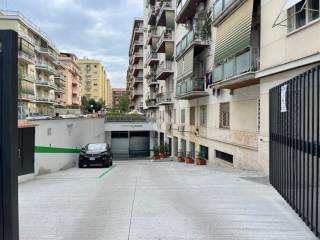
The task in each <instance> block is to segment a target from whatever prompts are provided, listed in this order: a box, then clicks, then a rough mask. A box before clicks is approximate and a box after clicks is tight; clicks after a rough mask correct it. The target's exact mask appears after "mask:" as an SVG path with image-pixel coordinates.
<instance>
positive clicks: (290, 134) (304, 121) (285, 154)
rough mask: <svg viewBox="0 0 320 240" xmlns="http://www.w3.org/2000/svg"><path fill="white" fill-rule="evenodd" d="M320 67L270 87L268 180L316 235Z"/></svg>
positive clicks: (318, 229) (317, 231)
mask: <svg viewBox="0 0 320 240" xmlns="http://www.w3.org/2000/svg"><path fill="white" fill-rule="evenodd" d="M319 75H320V66H318V67H316V68H313V69H311V70H309V71H307V72H305V73H303V74H301V75H299V76H296V77H295V78H293V79H291V80H290V81H288V82H285V83H283V84H281V85H279V86H277V87H275V88H273V89H271V90H270V182H271V184H272V185H273V186H274V187H275V188H276V189H277V191H278V192H279V193H280V194H281V195H282V196H283V198H284V199H285V200H286V201H287V202H288V203H289V204H290V205H291V206H292V208H293V209H294V210H295V211H296V212H297V214H299V216H300V217H301V218H302V219H303V221H304V222H305V223H306V224H307V225H308V226H309V227H310V229H311V230H312V231H313V232H314V233H315V234H316V235H317V236H319V231H320V226H319V225H320V222H319V216H320V214H319V211H320V209H319V155H320V154H319V152H320V146H319V125H320V123H319V122H320V119H319V112H320V105H319V99H320V94H319V89H320V82H319Z"/></svg>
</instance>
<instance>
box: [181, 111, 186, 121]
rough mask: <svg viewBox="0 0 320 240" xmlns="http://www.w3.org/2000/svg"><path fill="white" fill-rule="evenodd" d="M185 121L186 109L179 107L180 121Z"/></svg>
mask: <svg viewBox="0 0 320 240" xmlns="http://www.w3.org/2000/svg"><path fill="white" fill-rule="evenodd" d="M185 121H186V110H185V109H181V116H180V122H181V123H185Z"/></svg>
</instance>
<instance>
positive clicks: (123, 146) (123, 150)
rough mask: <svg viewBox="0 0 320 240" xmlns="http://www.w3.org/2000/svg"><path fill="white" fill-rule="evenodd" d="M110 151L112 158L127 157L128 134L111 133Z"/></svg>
mask: <svg viewBox="0 0 320 240" xmlns="http://www.w3.org/2000/svg"><path fill="white" fill-rule="evenodd" d="M111 149H112V152H113V156H114V158H123V157H124V158H125V157H129V139H128V132H112V138H111Z"/></svg>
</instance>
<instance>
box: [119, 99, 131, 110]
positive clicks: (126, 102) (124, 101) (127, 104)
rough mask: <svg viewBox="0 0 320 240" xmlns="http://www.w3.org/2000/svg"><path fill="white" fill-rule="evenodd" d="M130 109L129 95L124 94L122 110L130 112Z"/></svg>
mask: <svg viewBox="0 0 320 240" xmlns="http://www.w3.org/2000/svg"><path fill="white" fill-rule="evenodd" d="M128 110H129V98H128V96H122V97H121V98H120V112H128Z"/></svg>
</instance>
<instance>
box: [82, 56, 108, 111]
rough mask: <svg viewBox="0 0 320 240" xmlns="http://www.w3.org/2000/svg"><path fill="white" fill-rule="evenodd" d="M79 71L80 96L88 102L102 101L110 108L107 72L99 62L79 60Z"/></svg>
mask: <svg viewBox="0 0 320 240" xmlns="http://www.w3.org/2000/svg"><path fill="white" fill-rule="evenodd" d="M78 63H79V66H80V69H81V71H80V72H81V79H82V96H85V97H86V98H87V99H88V100H89V99H94V100H95V101H103V102H104V103H105V104H106V106H111V102H109V101H110V100H111V97H110V96H109V94H110V93H111V90H110V89H111V86H110V80H109V81H108V77H107V72H106V70H105V68H104V66H103V65H102V63H101V62H100V61H99V60H93V59H80V60H79V61H78Z"/></svg>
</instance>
